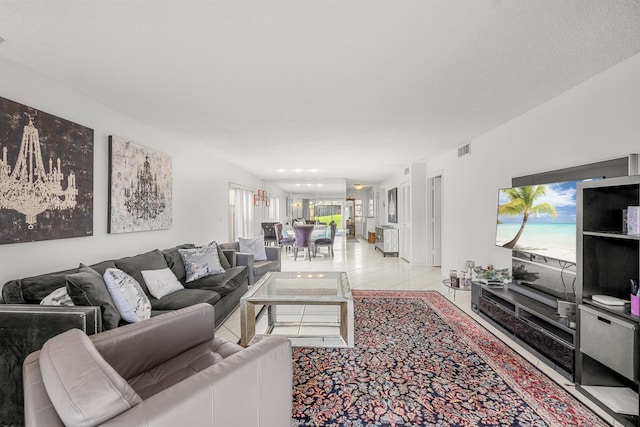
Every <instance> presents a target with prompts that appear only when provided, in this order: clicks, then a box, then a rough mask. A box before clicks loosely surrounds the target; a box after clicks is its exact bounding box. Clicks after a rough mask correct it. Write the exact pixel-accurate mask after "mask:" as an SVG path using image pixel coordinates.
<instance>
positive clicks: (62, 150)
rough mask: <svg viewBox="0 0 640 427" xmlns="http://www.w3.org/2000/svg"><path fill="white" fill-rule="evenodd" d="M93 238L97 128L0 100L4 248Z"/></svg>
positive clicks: (0, 216) (1, 241)
mask: <svg viewBox="0 0 640 427" xmlns="http://www.w3.org/2000/svg"><path fill="white" fill-rule="evenodd" d="M91 235H93V129H89V128H88V127H85V126H82V125H79V124H76V123H73V122H70V121H68V120H65V119H62V118H60V117H56V116H54V115H51V114H49V113H45V112H44V111H40V110H37V109H35V108H32V107H29V106H26V105H23V104H19V103H17V102H14V101H11V100H9V99H5V98H2V97H0V244H8V243H21V242H33V241H40V240H53V239H66V238H71V237H82V236H91Z"/></svg>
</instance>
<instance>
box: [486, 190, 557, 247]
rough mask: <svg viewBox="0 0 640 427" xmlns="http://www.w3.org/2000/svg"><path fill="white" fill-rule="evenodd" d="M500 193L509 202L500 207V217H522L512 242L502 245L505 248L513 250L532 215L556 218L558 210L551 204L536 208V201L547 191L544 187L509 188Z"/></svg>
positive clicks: (542, 204) (541, 204) (543, 204)
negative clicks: (547, 215) (545, 215)
mask: <svg viewBox="0 0 640 427" xmlns="http://www.w3.org/2000/svg"><path fill="white" fill-rule="evenodd" d="M500 191H502V193H503V194H505V195H506V196H507V198H508V199H509V201H508V202H507V203H504V204H502V205H499V206H498V215H510V216H513V215H522V224H521V225H520V229H519V230H518V232H517V233H516V236H515V237H514V238H513V239H512V240H511V241H509V242H507V243H505V244H504V245H502V246H503V247H505V248H509V249H513V247H514V246H515V245H516V243H517V242H518V239H519V238H520V236H521V235H522V232H523V231H524V226H525V225H526V224H527V220H528V219H529V216H530V215H536V214H549V215H551V216H552V217H553V218H555V217H556V210H555V208H554V207H553V206H552V205H550V204H549V203H540V204H539V205H535V206H534V203H535V200H536V199H537V198H539V197H540V196H544V195H545V192H546V190H545V187H544V185H536V186H534V185H530V186H527V187H518V188H507V189H503V190H500Z"/></svg>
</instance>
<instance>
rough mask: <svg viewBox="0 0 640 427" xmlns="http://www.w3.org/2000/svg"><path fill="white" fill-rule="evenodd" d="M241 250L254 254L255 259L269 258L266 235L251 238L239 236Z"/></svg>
mask: <svg viewBox="0 0 640 427" xmlns="http://www.w3.org/2000/svg"><path fill="white" fill-rule="evenodd" d="M238 243H239V244H240V252H242V253H246V254H253V259H254V261H264V260H266V259H267V252H266V251H265V250H264V237H263V236H257V237H251V238H249V239H243V238H239V239H238Z"/></svg>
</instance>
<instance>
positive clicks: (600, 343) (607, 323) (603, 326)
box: [578, 305, 638, 380]
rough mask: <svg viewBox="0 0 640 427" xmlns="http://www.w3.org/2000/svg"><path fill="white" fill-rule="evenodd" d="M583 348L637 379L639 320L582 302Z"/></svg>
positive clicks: (608, 364) (579, 309) (581, 339)
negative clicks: (621, 316)
mask: <svg viewBox="0 0 640 427" xmlns="http://www.w3.org/2000/svg"><path fill="white" fill-rule="evenodd" d="M578 311H579V313H580V314H579V316H580V322H579V324H580V337H581V338H580V351H581V352H583V353H585V354H587V355H589V356H590V357H592V358H593V359H595V360H597V361H598V362H600V363H602V364H604V365H605V366H608V367H609V368H610V369H612V370H614V371H616V372H618V373H619V374H621V375H623V376H625V377H626V378H628V379H630V380H636V379H637V366H638V350H637V348H638V346H637V338H638V324H637V323H635V322H630V321H626V320H624V319H621V318H619V317H617V316H613V315H611V314H609V313H606V312H604V311H602V310H598V309H595V308H592V307H589V306H585V305H580V306H578Z"/></svg>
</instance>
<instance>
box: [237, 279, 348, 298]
mask: <svg viewBox="0 0 640 427" xmlns="http://www.w3.org/2000/svg"><path fill="white" fill-rule="evenodd" d="M242 299H244V300H246V301H251V302H272V301H280V302H287V301H290V302H296V301H313V302H327V303H330V302H342V301H346V300H351V299H353V298H352V296H351V289H350V288H349V281H348V279H347V274H346V273H345V272H270V273H267V274H265V276H264V277H263V278H262V279H260V280H259V281H258V282H257V283H256V284H255V285H253V286H252V287H251V289H250V290H249V291H248V292H247V293H246V294H245V295H244V296H243V297H242Z"/></svg>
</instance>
